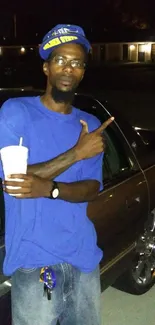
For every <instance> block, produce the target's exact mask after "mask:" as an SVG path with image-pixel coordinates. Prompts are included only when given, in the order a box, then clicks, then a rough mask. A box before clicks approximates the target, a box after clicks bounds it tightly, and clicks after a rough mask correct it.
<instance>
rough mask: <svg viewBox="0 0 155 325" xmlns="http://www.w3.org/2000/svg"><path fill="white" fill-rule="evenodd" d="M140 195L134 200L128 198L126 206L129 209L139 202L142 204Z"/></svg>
mask: <svg viewBox="0 0 155 325" xmlns="http://www.w3.org/2000/svg"><path fill="white" fill-rule="evenodd" d="M140 202H141V200H140V196H136V197H135V198H133V199H132V200H129V199H126V206H127V208H128V209H131V208H133V207H135V206H136V205H137V204H140Z"/></svg>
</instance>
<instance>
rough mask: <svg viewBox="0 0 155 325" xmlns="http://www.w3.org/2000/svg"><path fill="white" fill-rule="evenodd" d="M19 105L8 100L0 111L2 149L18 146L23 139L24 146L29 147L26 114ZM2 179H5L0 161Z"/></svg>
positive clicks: (0, 142)
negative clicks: (26, 132)
mask: <svg viewBox="0 0 155 325" xmlns="http://www.w3.org/2000/svg"><path fill="white" fill-rule="evenodd" d="M18 106H19V103H18V102H17V103H16V101H15V100H13V99H10V100H7V101H6V102H5V103H4V104H3V105H2V107H1V110H0V149H2V148H3V147H6V146H11V145H18V144H19V140H20V137H23V145H28V143H27V140H26V139H27V136H26V135H25V126H24V125H25V122H24V114H23V113H22V111H21V109H19V107H18ZM0 177H1V178H3V171H2V164H1V160H0Z"/></svg>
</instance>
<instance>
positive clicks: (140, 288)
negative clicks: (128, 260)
mask: <svg viewBox="0 0 155 325" xmlns="http://www.w3.org/2000/svg"><path fill="white" fill-rule="evenodd" d="M125 277H126V284H127V287H128V292H130V293H133V294H137V295H141V294H144V293H145V292H147V291H148V290H149V289H150V288H151V287H152V286H153V285H154V283H155V216H154V215H153V216H152V217H151V220H150V221H149V222H148V225H147V226H146V228H145V231H144V234H143V235H142V236H141V237H140V238H139V240H138V242H137V245H136V254H135V258H134V260H133V263H132V266H131V268H130V269H129V270H128V271H127V272H126V275H125Z"/></svg>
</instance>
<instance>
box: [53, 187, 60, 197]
mask: <svg viewBox="0 0 155 325" xmlns="http://www.w3.org/2000/svg"><path fill="white" fill-rule="evenodd" d="M58 195H59V190H58V188H55V189H54V190H53V192H52V196H53V198H54V199H56V198H57V197H58Z"/></svg>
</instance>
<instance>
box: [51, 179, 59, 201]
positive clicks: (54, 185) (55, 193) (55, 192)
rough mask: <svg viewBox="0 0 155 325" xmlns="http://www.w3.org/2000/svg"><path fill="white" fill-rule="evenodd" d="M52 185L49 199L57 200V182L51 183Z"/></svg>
mask: <svg viewBox="0 0 155 325" xmlns="http://www.w3.org/2000/svg"><path fill="white" fill-rule="evenodd" d="M52 183H53V187H52V189H51V191H50V198H51V199H57V197H58V196H59V187H58V184H57V182H55V181H52Z"/></svg>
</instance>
